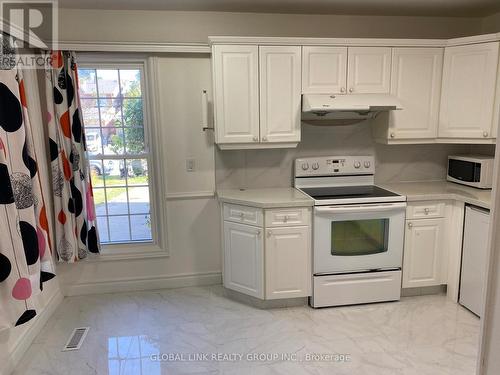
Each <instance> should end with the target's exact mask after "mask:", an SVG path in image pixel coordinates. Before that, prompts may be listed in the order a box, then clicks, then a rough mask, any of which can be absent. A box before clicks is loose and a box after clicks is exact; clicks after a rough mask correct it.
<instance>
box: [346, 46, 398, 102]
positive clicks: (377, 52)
mask: <svg viewBox="0 0 500 375" xmlns="http://www.w3.org/2000/svg"><path fill="white" fill-rule="evenodd" d="M390 84H391V48H387V47H350V48H349V49H348V69H347V88H348V91H349V93H354V94H388V93H389V90H390Z"/></svg>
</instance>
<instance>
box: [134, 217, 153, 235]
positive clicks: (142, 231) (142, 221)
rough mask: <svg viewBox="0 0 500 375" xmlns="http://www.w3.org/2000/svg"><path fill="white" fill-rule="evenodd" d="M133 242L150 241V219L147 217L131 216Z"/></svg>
mask: <svg viewBox="0 0 500 375" xmlns="http://www.w3.org/2000/svg"><path fill="white" fill-rule="evenodd" d="M130 225H131V227H132V239H133V240H151V239H152V236H151V217H150V216H149V215H131V216H130Z"/></svg>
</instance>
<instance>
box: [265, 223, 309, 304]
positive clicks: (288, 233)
mask: <svg viewBox="0 0 500 375" xmlns="http://www.w3.org/2000/svg"><path fill="white" fill-rule="evenodd" d="M310 243H311V230H310V227H308V226H300V227H282V228H272V229H267V230H266V241H265V253H266V255H265V267H266V272H265V274H266V299H276V298H294V297H305V296H309V295H310V294H311V254H310V251H308V250H309V249H310V247H311V246H310Z"/></svg>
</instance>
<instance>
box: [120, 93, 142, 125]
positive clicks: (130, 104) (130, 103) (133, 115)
mask: <svg viewBox="0 0 500 375" xmlns="http://www.w3.org/2000/svg"><path fill="white" fill-rule="evenodd" d="M142 111H143V109H142V99H123V123H124V124H125V126H143V125H144V120H143V113H142Z"/></svg>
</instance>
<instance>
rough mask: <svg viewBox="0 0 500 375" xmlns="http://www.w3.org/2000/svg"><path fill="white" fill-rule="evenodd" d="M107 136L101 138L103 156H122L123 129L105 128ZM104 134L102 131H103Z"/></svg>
mask: <svg viewBox="0 0 500 375" xmlns="http://www.w3.org/2000/svg"><path fill="white" fill-rule="evenodd" d="M106 130H107V132H106V133H107V136H106V137H105V138H104V137H103V142H102V146H103V149H104V154H105V155H121V154H123V150H124V148H123V146H124V144H125V140H124V137H123V128H107V129H106ZM103 132H104V129H103ZM103 135H104V134H103Z"/></svg>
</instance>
